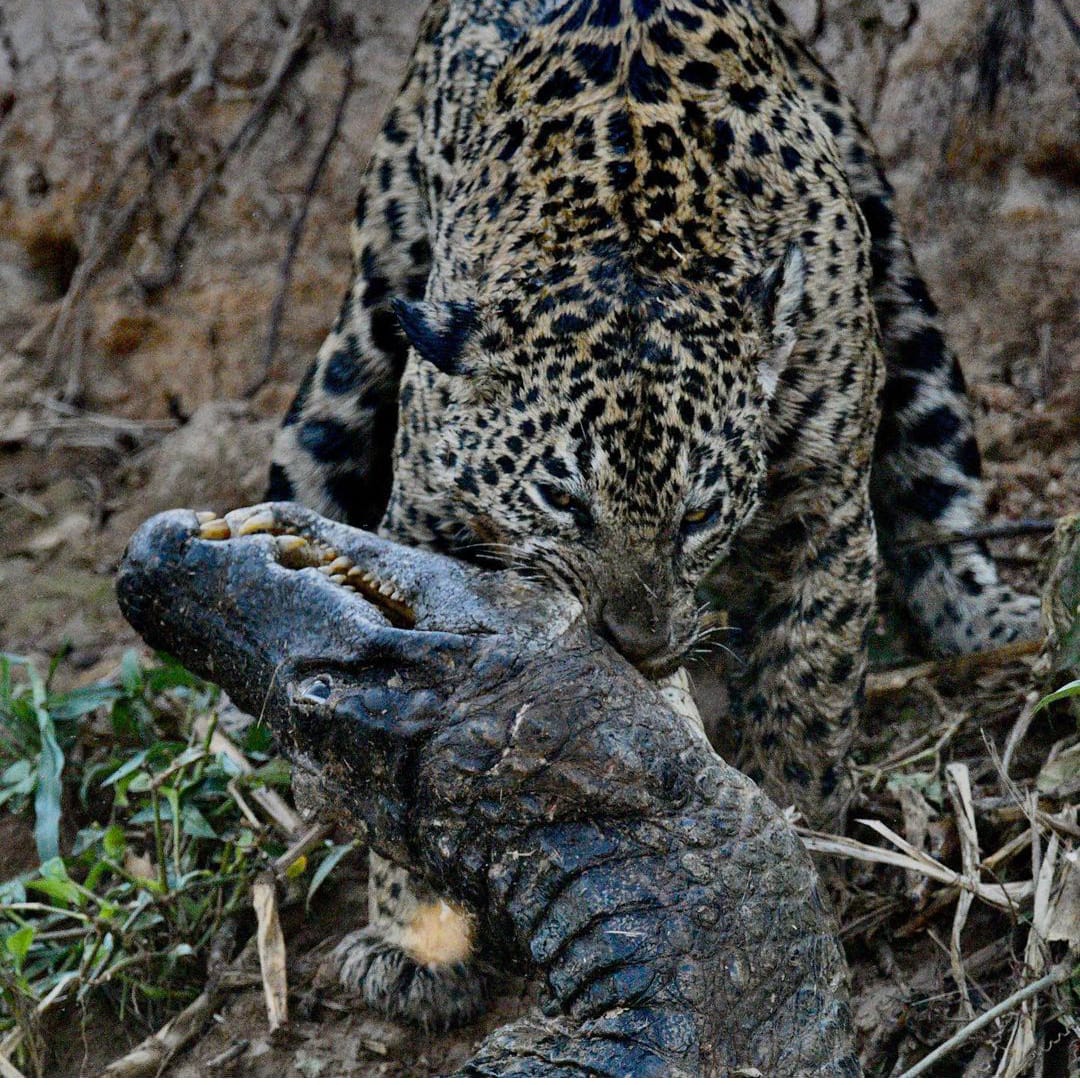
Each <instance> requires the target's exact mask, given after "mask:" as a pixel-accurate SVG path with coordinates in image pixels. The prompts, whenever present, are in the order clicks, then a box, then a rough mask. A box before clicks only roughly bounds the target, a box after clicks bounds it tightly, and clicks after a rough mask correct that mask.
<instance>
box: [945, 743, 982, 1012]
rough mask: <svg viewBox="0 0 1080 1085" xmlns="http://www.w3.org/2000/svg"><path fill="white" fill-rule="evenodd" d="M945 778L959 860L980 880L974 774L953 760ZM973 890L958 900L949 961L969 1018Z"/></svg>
mask: <svg viewBox="0 0 1080 1085" xmlns="http://www.w3.org/2000/svg"><path fill="white" fill-rule="evenodd" d="M945 780H946V782H947V784H948V788H949V799H950V800H951V802H952V806H953V815H954V818H955V821H956V831H957V833H958V834H959V836H960V861H961V863H962V864H963V870H964V877H965V878H967V880H968V881H969V882H972V883H977V882H978V880H979V837H978V833H977V830H976V828H975V806H974V804H973V803H972V801H971V777H970V776H969V774H968V768H967V765H964V764H962V763H959V762H953V763H952V764H949V765H946V767H945ZM974 899H975V895H974V893H973V892H972V891H971V890H970V889H968V888H966V887H965V888H962V889H961V890H960V899H959V900H958V901H957V902H956V912H955V914H954V915H953V925H952V937H951V938H950V940H949V961H950V964H951V965H952V974H953V982H954V983H955V984H956V989H957V991H959V992H960V1001H961V1003H962V1004H963V1007H964V1013H965V1014H966V1016H967V1019H968V1020H969V1021H970V1020H971V1018H973V1017H974V1016H975V1008H974V1007H973V1006H972V1005H971V996H970V995H969V994H968V985H967V977H966V976H965V975H964V958H963V951H962V949H961V946H960V937H961V935H962V934H963V933H964V927H965V926H966V924H967V919H968V913H969V912H970V911H971V902H972V901H973V900H974Z"/></svg>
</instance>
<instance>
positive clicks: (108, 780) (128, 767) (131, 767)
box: [101, 749, 150, 787]
mask: <svg viewBox="0 0 1080 1085" xmlns="http://www.w3.org/2000/svg"><path fill="white" fill-rule="evenodd" d="M149 752H150V751H149V750H147V749H143V750H139V752H138V753H137V754H133V755H132V756H131V757H129V758H128V759H127V760H126V761H125V762H124V763H123V764H122V765H121V766H120V767H119V768H118V769H117V770H116V771H115V772H113V773H111V774H110V775H109V776H106V777H105V779H104V780H102V781H101V786H102V787H109V786H110V785H111V784H115V783H116V782H117V781H118V780H122V779H123V778H124V777H125V776H128V775H129V774H130V773H132V772H134V771H135V770H136V769H137V768H138V767H139V766H140V765H141V764H142V763H143V762H144V761H145V760H146V755H147V754H148V753H149Z"/></svg>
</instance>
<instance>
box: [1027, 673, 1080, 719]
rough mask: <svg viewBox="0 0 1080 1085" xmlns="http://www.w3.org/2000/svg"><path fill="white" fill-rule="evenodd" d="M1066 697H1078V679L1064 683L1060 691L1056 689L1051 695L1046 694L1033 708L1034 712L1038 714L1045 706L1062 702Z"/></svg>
mask: <svg viewBox="0 0 1080 1085" xmlns="http://www.w3.org/2000/svg"><path fill="white" fill-rule="evenodd" d="M1066 697H1080V678H1077V679H1075V680H1074V681H1072V682H1066V683H1065V685H1063V686H1062V687H1061V689H1056V690H1054V692H1053V693H1048V694H1047V695H1046V696H1045V697H1044V698H1043V699H1042V700H1041V701H1040V702H1039V703H1038V704H1037V705H1036V706H1035V711H1036V712H1038V711H1040V710H1041V709H1043V708H1045V707H1046V706H1047V705H1050V704H1053V703H1054V702H1055V701H1063V700H1064V699H1065V698H1066Z"/></svg>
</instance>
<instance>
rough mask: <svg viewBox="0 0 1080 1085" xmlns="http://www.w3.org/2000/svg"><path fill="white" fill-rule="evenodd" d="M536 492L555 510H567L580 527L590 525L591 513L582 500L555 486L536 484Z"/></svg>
mask: <svg viewBox="0 0 1080 1085" xmlns="http://www.w3.org/2000/svg"><path fill="white" fill-rule="evenodd" d="M536 489H537V492H538V493H539V494H540V496H541V497H542V498H543V499H544V501H545V502H546V503H547V504H548V505H550V506H551V507H552V508H553V509H555V510H556V511H557V512H568V513H569V514H570V515H571V516H573V518H574V523H576V524H577V526H578V527H580V528H587V527H592V515H591V514H590V513H589V508H588V506H587V505H586V504H585V502H584V501H582V500H581V498H579V497H575V496H574V494H571V493H567V492H566V490H561V489H559V487H557V486H544V485H541V486H537V487H536Z"/></svg>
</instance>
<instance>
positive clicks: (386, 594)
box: [196, 509, 416, 629]
mask: <svg viewBox="0 0 1080 1085" xmlns="http://www.w3.org/2000/svg"><path fill="white" fill-rule="evenodd" d="M196 515H197V517H198V520H199V537H200V538H202V539H206V540H210V541H219V540H225V539H231V538H234V537H235V538H239V537H241V536H244V535H269V536H271V537H272V538H273V540H274V545H275V548H276V550H277V559H278V562H279V563H280V564H281V565H283V566H284V567H285V568H286V569H317V570H318V571H319V572H320V573H322V574H323V575H324V576H325V577H326V578H327V579H328V580H330V582H331V583H333V584H336V585H337V586H338V587H339V588H341V589H342V590H343V591H347V592H356V593H358V594H360V595H362V596H363V597H364V598H365V599H367V600H368V602H370V603H372V604H373V605H374V606H376V607H378V609H379V610H380V611H381V613H382V614H384V615H385V616H386V617H387V618H389V619H390V621H391V622H392V623H393V624H394V625H395V626H397V627H398V628H400V629H412V628H414V627H415V625H416V615H415V613H414V612H413V609H412V607H410V606H409V604H408V602H407V601H406V599H405V593H404V592H403V591H402V590H401V588H400V587H398V585H397V584H395V583H394V582H393V581H392V580H390V579H387V578H383V579H379V578H378V577H376V576H375V575H374V574H372V573H370V572H368V571H366V570H365V569H362V568H361V567H360V566H359V565H354V564H353V562H352V560H351V559H350V558H348V557H346V556H345V555H341V554H338V552H337V551H336V550H335V549H334V548H333V547H331V546H328V545H327V544H326V543H324V542H323V541H322V540H320V539H318V538H313V537H309V536H307V535H302V534H296V533H295V532H296V531H298V530H299V529H297V528H296V526H295V525H293V524H288V523H283V522H282V521H281V520H279V519H278V518H277V517H276V516H274V515H273V514H272V513H270V512H268V511H266V510H264V509H259V510H256V511H255V512H253V513H251V514H250V515H249V516H248V517H247V518H246V519H245V520H243V521H241V522H240V523H239V524H237V523H236V522H235V517H234V516H230V519H233V520H234V522H233V523H232V524H230V523H229V519H226V518H224V517H219V516H218V515H217V514H216V513H213V512H200V513H196Z"/></svg>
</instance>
